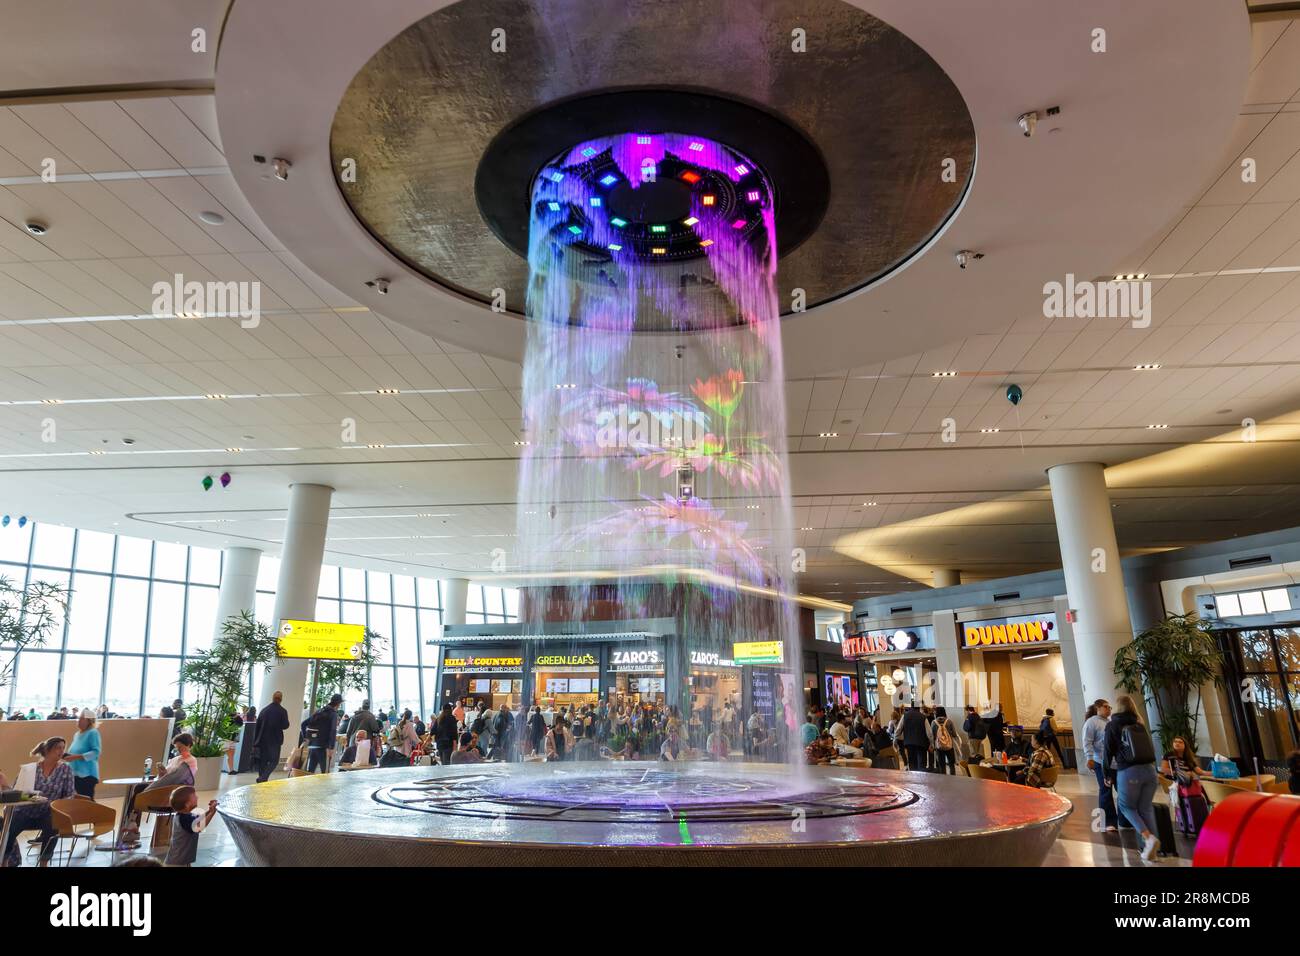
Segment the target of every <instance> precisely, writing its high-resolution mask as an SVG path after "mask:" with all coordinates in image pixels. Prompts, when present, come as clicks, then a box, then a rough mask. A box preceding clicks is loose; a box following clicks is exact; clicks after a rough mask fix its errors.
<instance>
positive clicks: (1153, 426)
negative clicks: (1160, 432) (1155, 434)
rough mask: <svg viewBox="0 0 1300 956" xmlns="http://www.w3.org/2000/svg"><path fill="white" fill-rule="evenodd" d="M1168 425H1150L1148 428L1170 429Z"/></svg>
mask: <svg viewBox="0 0 1300 956" xmlns="http://www.w3.org/2000/svg"><path fill="white" fill-rule="evenodd" d="M1168 427H1169V426H1168V425H1148V426H1147V428H1149V429H1150V428H1168Z"/></svg>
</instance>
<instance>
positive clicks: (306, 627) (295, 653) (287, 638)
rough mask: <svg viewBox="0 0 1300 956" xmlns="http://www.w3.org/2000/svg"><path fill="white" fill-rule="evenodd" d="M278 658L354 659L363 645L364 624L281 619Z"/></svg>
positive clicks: (364, 637) (364, 636) (364, 640)
mask: <svg viewBox="0 0 1300 956" xmlns="http://www.w3.org/2000/svg"><path fill="white" fill-rule="evenodd" d="M278 644H279V648H278V651H277V653H278V654H279V655H280V656H281V657H307V658H313V659H316V660H323V661H355V660H357V659H358V658H359V657H360V656H361V652H362V650H363V649H364V648H365V646H366V626H365V625H364V624H329V623H326V622H324V621H281V622H280V636H279V641H278Z"/></svg>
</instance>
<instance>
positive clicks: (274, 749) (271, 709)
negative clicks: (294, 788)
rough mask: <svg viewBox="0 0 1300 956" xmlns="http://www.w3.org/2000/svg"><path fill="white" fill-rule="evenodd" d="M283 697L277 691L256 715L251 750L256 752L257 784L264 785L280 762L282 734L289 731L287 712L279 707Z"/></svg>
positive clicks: (282, 742)
mask: <svg viewBox="0 0 1300 956" xmlns="http://www.w3.org/2000/svg"><path fill="white" fill-rule="evenodd" d="M283 699H284V695H283V694H281V693H280V692H279V691H278V690H277V691H276V692H275V693H274V694H272V695H271V702H270V703H269V704H267V705H266V706H265V707H263V708H262V712H261V713H260V714H258V715H257V728H256V729H255V730H254V731H253V750H254V751H256V752H257V782H258V783H266V781H267V779H268V778H269V777H270V776H271V774H272V773H273V772H274V771H275V767H276V765H277V764H278V763H279V762H280V748H282V747H283V746H284V732H285V731H286V730H288V729H289V712H288V711H287V710H285V709H284V707H283V706H281V704H280V701H281V700H283Z"/></svg>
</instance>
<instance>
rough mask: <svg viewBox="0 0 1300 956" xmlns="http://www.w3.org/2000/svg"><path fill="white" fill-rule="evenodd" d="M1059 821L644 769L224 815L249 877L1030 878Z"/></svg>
mask: <svg viewBox="0 0 1300 956" xmlns="http://www.w3.org/2000/svg"><path fill="white" fill-rule="evenodd" d="M1069 812H1070V803H1069V801H1067V800H1065V799H1063V798H1062V797H1059V796H1057V795H1056V794H1053V793H1050V792H1047V791H1039V790H1030V789H1028V788H1025V787H1018V786H1012V785H1010V784H1005V783H993V782H988V781H982V780H971V779H968V778H965V777H944V776H939V775H936V774H927V773H900V772H897V771H888V770H841V769H837V768H831V767H809V768H801V772H798V773H796V772H792V770H791V769H790V768H788V767H783V766H779V765H771V764H709V763H698V764H684V765H680V766H677V767H674V766H672V765H667V764H663V763H649V762H647V763H635V764H621V763H603V762H602V763H590V764H583V763H550V764H546V763H536V764H491V765H466V766H455V767H449V768H442V767H411V768H397V769H390V770H368V771H362V772H354V773H342V774H328V775H317V776H311V777H297V778H293V779H289V780H278V781H272V782H270V783H265V784H256V785H253V786H249V787H242V788H240V789H238V790H235V791H232V792H231V793H230V794H228V795H227V796H226V798H225V799H224V800H223V801H222V805H221V813H222V815H223V817H224V818H225V821H226V824H227V827H228V828H229V830H230V832H231V834H232V835H233V837H234V839H235V842H236V844H237V845H238V847H239V851H240V854H241V856H242V857H243V859H244V862H245V863H248V864H250V865H260V866H294V865H302V866H326V865H344V866H381V865H382V866H392V865H417V866H418V865H480V866H481V865H611V864H615V865H637V866H641V865H684V866H701V865H742V866H761V865H788V864H802V865H818V866H822V865H926V864H948V865H963V864H976V863H978V864H985V865H996V864H1004V865H1005V864H1009V865H1037V864H1039V863H1041V862H1042V860H1043V858H1044V857H1045V856H1046V854H1047V851H1048V849H1049V848H1050V847H1051V844H1052V842H1053V841H1054V840H1055V839H1056V836H1057V833H1058V832H1059V830H1060V827H1061V824H1062V822H1063V821H1064V819H1065V817H1066V816H1067V815H1068V814H1069Z"/></svg>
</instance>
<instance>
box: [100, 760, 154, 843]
mask: <svg viewBox="0 0 1300 956" xmlns="http://www.w3.org/2000/svg"><path fill="white" fill-rule="evenodd" d="M156 779H158V778H157V777H155V778H154V780H156ZM152 782H153V780H145V778H144V777H114V778H113V779H112V780H101V781H99V785H100V786H104V787H125V788H126V789H125V791H124V792H123V794H122V810H121V813H120V814H119V816H118V818H117V836H115V837H113V845H112V846H97V847H95V849H96V850H98V851H99V852H101V853H116V852H120V851H122V850H123V847H122V828H123V827H124V826H126V818H127V817H128V816H129V815H130V813H131V793H132V791H133V789H134V787H135V785H136V784H138V783H152Z"/></svg>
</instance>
